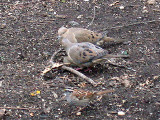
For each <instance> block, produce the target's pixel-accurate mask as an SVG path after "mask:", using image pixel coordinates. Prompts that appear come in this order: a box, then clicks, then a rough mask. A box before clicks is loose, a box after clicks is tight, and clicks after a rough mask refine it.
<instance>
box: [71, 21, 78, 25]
mask: <svg viewBox="0 0 160 120" xmlns="http://www.w3.org/2000/svg"><path fill="white" fill-rule="evenodd" d="M69 24H70V25H72V26H78V25H79V23H78V22H75V21H69Z"/></svg>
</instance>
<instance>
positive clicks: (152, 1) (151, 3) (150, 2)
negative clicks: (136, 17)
mask: <svg viewBox="0 0 160 120" xmlns="http://www.w3.org/2000/svg"><path fill="white" fill-rule="evenodd" d="M147 3H148V4H149V5H153V4H155V3H156V0H148V1H147Z"/></svg>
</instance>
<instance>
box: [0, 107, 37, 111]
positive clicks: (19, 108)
mask: <svg viewBox="0 0 160 120" xmlns="http://www.w3.org/2000/svg"><path fill="white" fill-rule="evenodd" d="M0 109H18V110H39V109H40V108H21V107H0Z"/></svg>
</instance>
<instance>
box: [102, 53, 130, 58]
mask: <svg viewBox="0 0 160 120" xmlns="http://www.w3.org/2000/svg"><path fill="white" fill-rule="evenodd" d="M121 57H122V58H128V57H129V55H113V54H106V55H105V56H104V58H121Z"/></svg>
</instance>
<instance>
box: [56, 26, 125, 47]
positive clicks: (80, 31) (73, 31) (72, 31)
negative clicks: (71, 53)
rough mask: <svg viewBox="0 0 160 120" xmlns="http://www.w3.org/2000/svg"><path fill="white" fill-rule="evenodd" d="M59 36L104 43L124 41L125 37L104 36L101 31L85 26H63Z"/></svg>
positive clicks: (75, 41) (72, 39)
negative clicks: (85, 27) (94, 30)
mask: <svg viewBox="0 0 160 120" xmlns="http://www.w3.org/2000/svg"><path fill="white" fill-rule="evenodd" d="M58 36H59V37H60V38H61V40H62V39H64V38H65V39H68V40H70V41H71V42H72V43H81V42H90V43H93V44H95V43H97V42H98V44H100V45H101V44H102V43H104V42H112V41H113V42H118V43H120V42H124V41H126V40H123V39H114V38H112V37H107V36H103V35H102V34H101V33H97V32H93V31H91V30H88V29H84V28H68V29H67V28H66V27H61V28H60V29H59V30H58Z"/></svg>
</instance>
